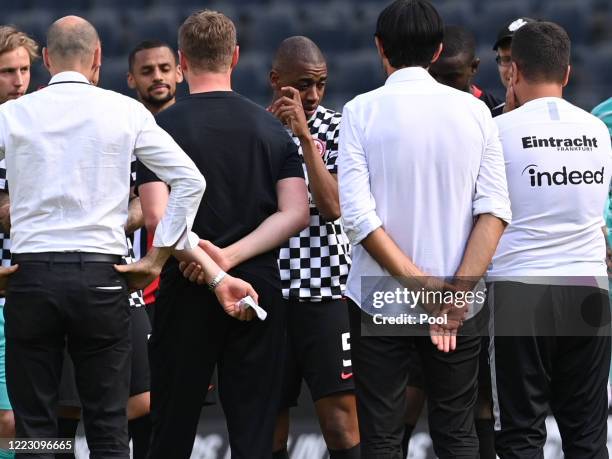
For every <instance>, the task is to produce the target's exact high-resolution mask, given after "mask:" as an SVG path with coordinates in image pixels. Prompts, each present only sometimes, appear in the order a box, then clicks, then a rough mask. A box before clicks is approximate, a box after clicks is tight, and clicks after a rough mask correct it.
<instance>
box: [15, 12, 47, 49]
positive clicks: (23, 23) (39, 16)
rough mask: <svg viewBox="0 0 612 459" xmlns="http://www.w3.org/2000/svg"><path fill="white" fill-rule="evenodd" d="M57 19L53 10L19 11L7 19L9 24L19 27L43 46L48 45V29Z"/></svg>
mask: <svg viewBox="0 0 612 459" xmlns="http://www.w3.org/2000/svg"><path fill="white" fill-rule="evenodd" d="M55 19H57V18H56V17H55V16H54V14H53V10H26V11H17V12H14V13H12V14H10V15H7V16H6V17H5V20H6V23H7V24H13V25H15V26H17V27H19V28H20V29H21V30H23V31H24V32H26V33H27V34H28V35H30V36H31V37H32V38H34V39H35V40H36V41H37V42H38V43H39V44H40V45H41V46H42V45H44V44H45V43H46V41H47V29H48V28H49V26H50V25H51V23H52V22H53V21H54V20H55Z"/></svg>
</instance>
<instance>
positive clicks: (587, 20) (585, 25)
mask: <svg viewBox="0 0 612 459" xmlns="http://www.w3.org/2000/svg"><path fill="white" fill-rule="evenodd" d="M540 17H541V19H544V20H546V21H553V22H556V23H557V24H559V25H561V26H563V28H564V29H565V30H566V31H567V33H568V34H569V36H570V38H571V40H572V41H575V42H576V43H584V42H586V41H587V40H588V39H589V29H590V25H591V10H590V8H589V3H588V2H579V1H558V2H555V3H554V4H552V3H549V4H548V5H547V6H546V7H544V8H542V10H541V14H540Z"/></svg>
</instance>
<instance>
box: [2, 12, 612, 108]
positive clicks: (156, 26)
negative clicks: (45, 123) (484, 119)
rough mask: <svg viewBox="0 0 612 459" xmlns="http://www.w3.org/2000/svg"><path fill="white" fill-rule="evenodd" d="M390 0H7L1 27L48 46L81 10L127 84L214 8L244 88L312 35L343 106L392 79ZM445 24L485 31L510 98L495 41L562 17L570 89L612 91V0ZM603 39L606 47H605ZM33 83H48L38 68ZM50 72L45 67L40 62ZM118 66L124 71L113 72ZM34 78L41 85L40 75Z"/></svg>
mask: <svg viewBox="0 0 612 459" xmlns="http://www.w3.org/2000/svg"><path fill="white" fill-rule="evenodd" d="M390 1H391V0H209V1H207V2H198V0H172V1H171V2H170V1H167V0H4V1H3V2H2V11H3V12H4V18H3V20H2V22H3V23H13V24H15V25H17V26H19V27H20V28H22V29H23V30H25V31H26V32H28V33H30V34H31V35H32V36H33V37H34V38H35V39H36V40H37V41H39V42H40V43H41V44H44V42H45V35H46V30H47V28H48V27H49V25H50V24H51V22H52V21H53V20H55V19H57V18H58V17H60V16H63V15H66V14H70V13H73V14H80V15H83V16H84V17H86V18H88V19H89V20H90V21H91V22H92V23H93V24H94V25H95V26H96V28H97V29H98V32H99V34H100V37H101V40H102V43H103V51H104V56H105V59H104V63H103V70H102V75H103V83H102V84H103V85H110V86H111V87H113V88H115V89H119V90H120V91H125V92H126V93H129V94H131V92H130V91H128V90H127V86H126V84H125V71H126V69H127V53H128V52H129V50H130V49H131V48H132V47H133V46H135V45H136V44H137V43H138V42H139V41H141V40H144V39H150V38H157V39H160V40H164V41H167V42H168V43H169V44H170V45H172V46H176V42H177V31H178V26H179V25H180V23H181V22H182V21H183V20H184V19H185V17H187V16H188V15H189V14H191V13H192V12H194V11H197V10H200V9H203V8H208V9H213V10H217V11H221V12H223V13H225V14H227V15H228V16H229V17H230V18H232V20H234V22H235V23H236V27H237V32H238V41H239V44H240V46H241V62H240V64H239V66H238V68H237V69H236V72H235V75H234V85H235V87H236V89H237V90H238V91H239V92H241V93H243V94H244V95H246V96H248V97H250V98H252V99H254V100H255V101H257V102H260V103H264V104H265V103H267V102H268V101H269V98H270V94H269V88H268V83H267V75H268V71H269V64H270V62H271V60H272V57H273V53H274V51H275V49H276V47H277V46H278V44H279V43H280V42H281V41H282V40H283V39H284V38H286V37H288V36H291V35H307V36H309V37H310V38H312V39H313V40H314V41H315V42H316V43H317V44H318V45H319V46H320V47H321V49H322V51H323V52H324V54H325V55H326V57H327V58H328V65H329V68H330V80H329V86H328V95H327V97H328V98H329V101H331V103H333V104H334V105H335V106H334V107H333V108H336V109H341V108H342V105H344V102H346V101H347V100H349V99H350V98H352V97H353V96H355V95H356V94H358V93H360V92H364V91H368V90H370V89H373V88H376V87H378V86H380V85H381V84H382V83H383V82H384V80H385V76H384V74H383V71H382V70H381V64H380V62H379V59H378V57H377V56H376V50H375V48H374V40H373V35H374V32H375V28H376V20H377V18H378V15H379V14H380V12H381V11H382V10H383V8H385V7H386V6H387V5H388V4H389V3H390ZM432 2H433V4H434V5H435V6H436V8H437V9H438V11H439V12H440V15H441V16H442V18H443V19H444V21H445V22H446V23H449V24H457V25H462V26H465V27H468V28H469V29H470V30H472V31H473V32H474V34H475V35H476V37H477V41H478V46H479V50H478V52H479V55H480V57H481V60H482V62H481V68H480V71H479V74H478V75H477V78H476V81H477V82H478V83H479V84H480V86H482V87H483V88H484V89H487V90H492V91H493V92H494V93H495V94H497V95H499V96H501V95H503V94H502V92H503V90H502V87H501V84H500V82H499V76H498V73H497V67H496V65H495V62H494V55H493V53H492V51H491V49H490V48H491V46H492V45H493V42H494V41H495V37H496V35H497V32H498V30H499V28H500V27H501V26H502V25H503V24H504V22H506V21H508V20H509V19H511V18H514V17H519V16H531V17H535V18H543V19H547V20H552V21H555V22H558V23H560V24H561V25H562V26H563V27H565V28H566V30H567V31H568V33H569V34H570V38H571V39H572V45H573V49H574V50H575V52H574V57H573V59H572V66H573V70H572V79H571V82H570V85H569V87H568V91H567V94H568V96H569V97H570V98H574V97H575V100H576V101H577V102H578V103H580V104H587V103H588V104H590V103H591V102H592V101H593V100H600V99H603V98H605V97H607V96H609V95H610V94H612V89H610V87H611V83H612V78H611V77H612V52H611V51H610V50H609V46H607V45H605V43H609V41H610V40H612V27H610V24H611V23H612V0H432ZM602 43H604V45H603V46H602ZM35 67H36V69H35V70H34V75H33V84H34V83H35V82H36V83H37V84H40V83H42V82H46V81H47V74H46V71H44V69H42V71H40V72H39V71H38V70H39V69H38V67H39V65H38V64H37V66H35ZM41 68H42V67H41ZM113 72H118V73H117V74H115V75H114V74H113ZM34 80H36V81H34Z"/></svg>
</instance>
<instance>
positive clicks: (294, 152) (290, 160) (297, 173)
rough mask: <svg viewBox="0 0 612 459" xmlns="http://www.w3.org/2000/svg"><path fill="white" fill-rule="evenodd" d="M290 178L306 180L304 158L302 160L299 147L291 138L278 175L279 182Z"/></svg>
mask: <svg viewBox="0 0 612 459" xmlns="http://www.w3.org/2000/svg"><path fill="white" fill-rule="evenodd" d="M289 177H301V178H304V168H303V166H302V158H300V154H299V153H298V147H297V145H296V144H295V142H294V141H293V140H291V138H289V140H288V141H287V144H286V146H285V158H284V162H283V164H281V167H280V171H279V173H278V180H282V179H286V178H289Z"/></svg>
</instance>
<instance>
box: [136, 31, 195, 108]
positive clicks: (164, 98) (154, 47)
mask: <svg viewBox="0 0 612 459" xmlns="http://www.w3.org/2000/svg"><path fill="white" fill-rule="evenodd" d="M129 62H130V70H129V72H128V77H127V81H128V86H129V87H130V88H131V89H134V90H136V93H137V94H138V100H140V101H141V102H142V103H143V104H144V106H145V107H147V109H148V110H149V111H150V112H151V113H153V114H154V115H157V114H158V113H159V112H161V111H162V110H164V109H166V108H168V107H170V106H171V105H173V104H174V101H175V95H176V85H177V83H180V82H182V81H183V72H182V71H181V68H180V66H179V65H178V62H177V61H176V54H175V53H174V50H173V49H172V48H170V46H169V45H167V44H166V43H164V42H162V41H159V40H145V41H143V42H142V43H140V44H139V45H138V46H136V47H135V48H134V49H133V50H132V52H131V53H130V56H129Z"/></svg>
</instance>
